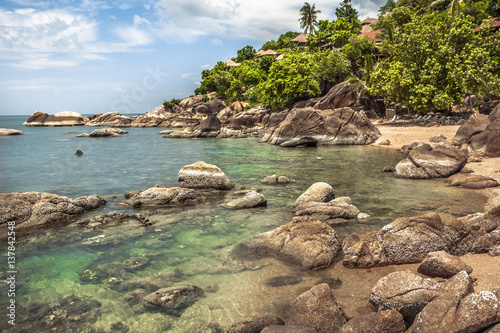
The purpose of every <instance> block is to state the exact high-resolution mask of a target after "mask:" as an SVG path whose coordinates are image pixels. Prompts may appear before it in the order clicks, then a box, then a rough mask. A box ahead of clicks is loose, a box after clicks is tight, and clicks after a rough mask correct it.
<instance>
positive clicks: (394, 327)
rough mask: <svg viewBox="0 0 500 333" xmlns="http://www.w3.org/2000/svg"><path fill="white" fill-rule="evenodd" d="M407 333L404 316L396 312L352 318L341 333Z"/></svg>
mask: <svg viewBox="0 0 500 333" xmlns="http://www.w3.org/2000/svg"><path fill="white" fill-rule="evenodd" d="M405 331H406V326H405V321H404V319H403V316H402V315H401V314H400V313H399V312H397V311H394V310H384V311H380V312H374V313H369V314H366V315H361V316H358V317H354V318H352V319H351V320H349V321H348V322H347V323H346V324H345V325H344V326H342V328H341V329H340V331H339V333H404V332H405Z"/></svg>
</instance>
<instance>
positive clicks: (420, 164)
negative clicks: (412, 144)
mask: <svg viewBox="0 0 500 333" xmlns="http://www.w3.org/2000/svg"><path fill="white" fill-rule="evenodd" d="M466 163H467V156H466V155H465V153H464V152H462V151H460V150H458V149H456V148H450V147H446V146H435V147H434V148H430V147H429V146H420V147H416V148H414V149H412V150H410V152H409V154H408V157H407V158H406V159H404V160H402V161H401V162H399V163H398V165H396V169H395V173H394V175H395V176H396V177H399V178H409V179H430V178H441V177H448V176H451V175H452V174H454V173H457V172H459V171H460V170H461V169H462V168H463V167H464V166H465V164H466Z"/></svg>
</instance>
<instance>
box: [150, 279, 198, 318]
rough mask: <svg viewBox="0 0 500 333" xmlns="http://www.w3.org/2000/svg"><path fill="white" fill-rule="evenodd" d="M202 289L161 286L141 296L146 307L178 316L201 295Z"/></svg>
mask: <svg viewBox="0 0 500 333" xmlns="http://www.w3.org/2000/svg"><path fill="white" fill-rule="evenodd" d="M203 294H204V293H203V290H202V289H201V288H199V287H196V286H177V287H168V288H161V289H159V290H157V291H155V292H154V293H151V294H149V295H147V296H145V297H144V298H143V305H144V307H145V308H146V309H149V310H156V311H161V312H165V313H167V314H169V315H172V316H177V317H179V316H180V315H181V314H182V313H183V312H184V310H186V309H187V308H188V307H190V306H191V305H193V304H194V303H196V302H197V301H198V299H200V298H201V297H203Z"/></svg>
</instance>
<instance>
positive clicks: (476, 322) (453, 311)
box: [408, 291, 500, 333]
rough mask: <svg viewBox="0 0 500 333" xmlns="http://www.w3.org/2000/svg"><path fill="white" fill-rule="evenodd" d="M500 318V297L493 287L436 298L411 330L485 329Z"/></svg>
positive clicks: (454, 331) (440, 332)
mask: <svg viewBox="0 0 500 333" xmlns="http://www.w3.org/2000/svg"><path fill="white" fill-rule="evenodd" d="M498 322H500V301H499V298H498V295H496V294H495V293H493V292H491V291H481V292H479V293H473V294H469V295H467V296H465V297H464V296H463V295H453V294H452V295H443V296H441V297H438V298H436V299H435V300H433V301H432V302H430V303H429V304H427V306H426V307H425V308H424V309H423V310H422V311H421V312H420V313H419V314H418V315H417V316H416V318H415V321H414V322H413V325H412V326H411V327H410V329H409V330H408V332H409V333H420V332H422V333H423V332H433V333H458V332H485V331H484V330H485V329H486V328H488V327H490V326H491V325H493V324H495V323H498Z"/></svg>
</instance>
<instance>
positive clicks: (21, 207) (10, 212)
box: [0, 192, 106, 238]
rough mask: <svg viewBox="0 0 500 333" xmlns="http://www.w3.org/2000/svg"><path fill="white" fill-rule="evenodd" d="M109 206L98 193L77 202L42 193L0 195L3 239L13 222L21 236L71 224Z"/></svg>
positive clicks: (0, 232)
mask: <svg viewBox="0 0 500 333" xmlns="http://www.w3.org/2000/svg"><path fill="white" fill-rule="evenodd" d="M105 203H106V201H105V200H104V199H103V198H101V197H100V196H98V195H95V194H94V195H90V196H86V197H80V198H76V199H70V198H68V197H65V196H60V195H56V194H50V193H40V192H26V193H5V194H0V238H7V230H8V229H7V228H8V226H9V225H8V224H9V223H12V222H14V223H15V228H16V233H17V235H21V234H23V233H29V232H34V231H38V230H40V229H41V228H46V227H51V226H55V225H61V224H66V223H69V222H71V221H72V220H74V219H75V218H76V217H77V216H78V215H81V214H83V213H85V212H87V211H90V210H93V209H96V208H99V207H100V206H102V205H104V204H105Z"/></svg>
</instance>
